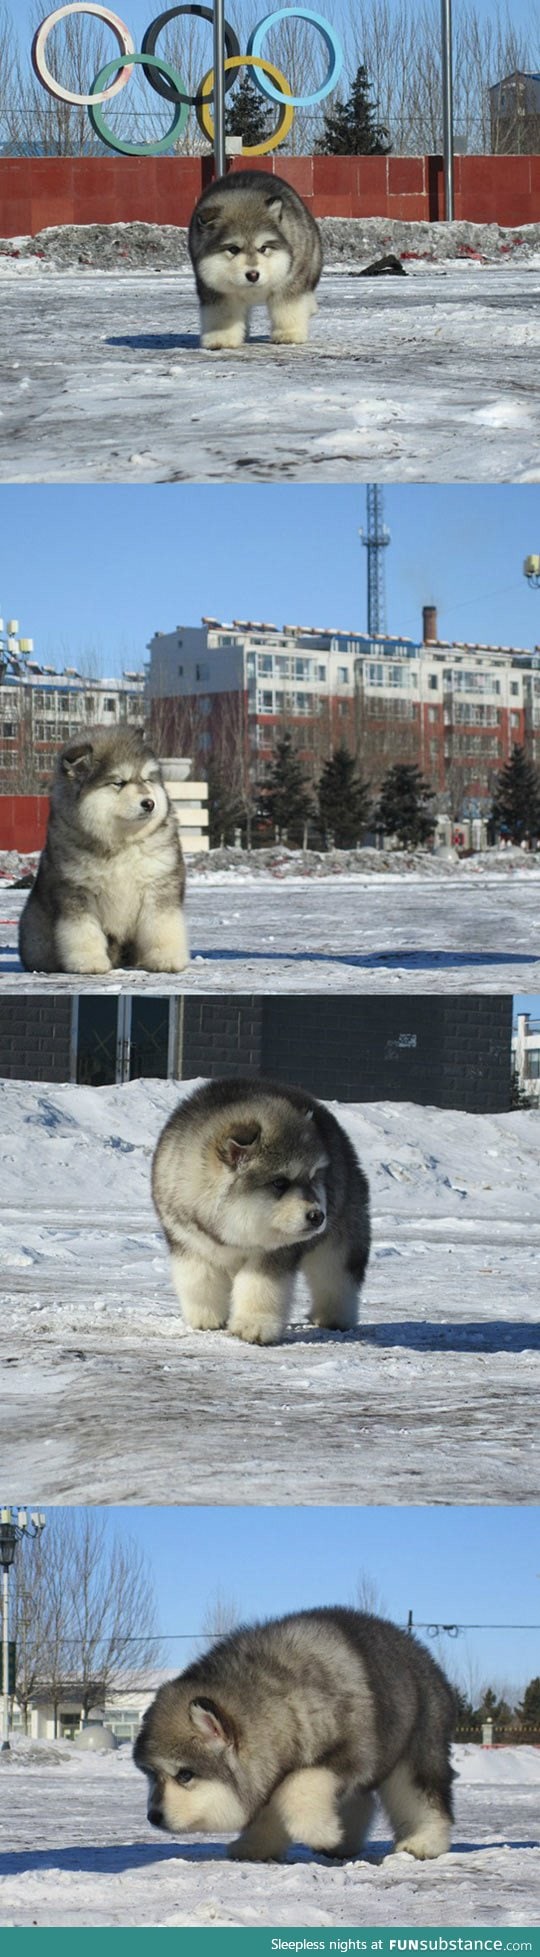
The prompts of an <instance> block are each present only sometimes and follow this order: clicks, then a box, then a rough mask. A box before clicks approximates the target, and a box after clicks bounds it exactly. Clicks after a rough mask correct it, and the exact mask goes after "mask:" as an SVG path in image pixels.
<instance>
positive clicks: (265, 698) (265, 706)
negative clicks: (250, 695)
mask: <svg viewBox="0 0 540 1957" xmlns="http://www.w3.org/2000/svg"><path fill="white" fill-rule="evenodd" d="M261 700H262V708H261V711H262V713H272V709H273V705H274V695H273V693H272V691H270V692H269V693H262V694H261Z"/></svg>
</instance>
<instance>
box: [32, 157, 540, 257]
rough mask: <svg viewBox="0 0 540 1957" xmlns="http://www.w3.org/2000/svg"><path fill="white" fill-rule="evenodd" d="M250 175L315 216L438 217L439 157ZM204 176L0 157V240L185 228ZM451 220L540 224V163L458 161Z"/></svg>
mask: <svg viewBox="0 0 540 1957" xmlns="http://www.w3.org/2000/svg"><path fill="white" fill-rule="evenodd" d="M242 167H245V163H244V165H243V164H242V161H241V160H240V159H237V160H236V161H235V162H234V163H233V164H232V168H233V169H242ZM257 168H260V169H263V170H267V171H268V172H269V173H270V174H272V172H277V174H278V176H283V177H286V178H287V179H288V181H289V183H292V184H293V185H294V188H295V189H296V190H298V191H299V192H300V195H301V196H302V197H303V198H304V199H305V201H306V203H307V204H308V206H309V208H310V210H311V211H312V212H313V215H314V217H388V218H392V217H396V218H414V219H416V218H424V219H437V218H441V217H442V216H443V215H444V186H443V165H442V158H441V157H440V156H296V157H293V156H285V157H273V156H271V157H260V158H258V159H257ZM211 173H212V159H211V157H210V156H209V155H208V156H205V157H190V156H157V157H153V156H147V157H127V156H117V157H113V156H107V155H103V157H101V156H96V157H93V156H82V157H81V156H72V157H60V156H54V157H1V158H0V235H1V236H2V237H8V238H15V237H22V236H26V235H29V234H30V235H32V236H35V234H36V232H38V231H42V230H44V229H45V228H46V227H47V226H48V225H56V224H98V223H99V224H114V223H118V222H122V223H129V222H130V221H131V220H134V219H140V220H141V221H143V222H146V223H148V224H177V225H186V224H188V223H189V219H190V217H191V213H192V210H193V206H194V204H195V203H196V201H197V198H198V197H199V196H200V193H201V190H202V189H203V186H204V184H205V183H207V182H208V181H209V179H210V176H211ZM455 213H456V218H466V219H469V220H470V221H471V222H473V223H498V224H502V225H518V226H519V225H520V224H532V223H535V222H538V221H539V220H540V156H457V157H456V158H455Z"/></svg>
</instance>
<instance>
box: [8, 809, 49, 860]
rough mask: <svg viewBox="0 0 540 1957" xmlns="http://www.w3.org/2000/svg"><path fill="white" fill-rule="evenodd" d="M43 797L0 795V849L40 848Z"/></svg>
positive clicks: (44, 812) (45, 812) (43, 824)
mask: <svg viewBox="0 0 540 1957" xmlns="http://www.w3.org/2000/svg"><path fill="white" fill-rule="evenodd" d="M48 814H49V800H48V796H47V795H0V849H21V850H23V852H26V851H29V850H32V849H43V844H44V842H45V837H46V834H47V817H48Z"/></svg>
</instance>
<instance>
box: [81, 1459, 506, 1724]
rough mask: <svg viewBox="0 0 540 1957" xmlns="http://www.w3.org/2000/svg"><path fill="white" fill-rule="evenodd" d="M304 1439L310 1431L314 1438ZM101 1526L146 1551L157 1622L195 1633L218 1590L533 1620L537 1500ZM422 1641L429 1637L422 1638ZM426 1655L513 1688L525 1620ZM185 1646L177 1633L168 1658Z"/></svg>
mask: <svg viewBox="0 0 540 1957" xmlns="http://www.w3.org/2000/svg"><path fill="white" fill-rule="evenodd" d="M314 1442H315V1437H314ZM98 1513H99V1514H100V1515H104V1516H105V1518H106V1525H107V1529H108V1530H109V1531H110V1532H111V1533H115V1532H118V1534H120V1535H121V1536H122V1537H125V1536H130V1537H131V1538H134V1539H135V1541H136V1542H137V1544H138V1546H139V1547H140V1548H142V1549H143V1550H144V1551H145V1553H147V1555H148V1557H149V1560H150V1563H151V1566H152V1570H153V1574H154V1578H155V1582H156V1588H157V1594H158V1603H159V1619H160V1628H161V1630H162V1631H163V1632H164V1633H175V1632H176V1633H180V1632H182V1633H188V1634H190V1633H197V1632H200V1631H201V1630H202V1628H203V1624H204V1618H205V1612H206V1608H207V1605H208V1603H209V1602H210V1601H211V1599H212V1598H215V1596H216V1594H217V1593H220V1594H221V1595H222V1596H223V1597H224V1598H226V1599H228V1600H231V1601H233V1602H234V1603H235V1605H236V1607H237V1610H238V1613H239V1615H240V1616H242V1617H243V1618H244V1619H245V1620H247V1619H249V1618H253V1617H257V1616H278V1615H279V1614H280V1613H281V1612H282V1611H286V1610H296V1609H303V1608H306V1607H308V1606H310V1605H313V1604H320V1603H323V1604H324V1603H344V1604H351V1603H352V1604H354V1603H355V1602H357V1601H358V1597H357V1583H358V1580H359V1578H360V1577H361V1576H362V1575H363V1576H365V1577H368V1578H370V1579H371V1580H372V1581H373V1582H374V1583H375V1584H376V1586H377V1590H378V1597H377V1603H376V1606H375V1608H378V1609H381V1610H382V1611H383V1612H384V1613H386V1614H387V1615H388V1616H391V1617H394V1618H395V1619H396V1621H397V1622H406V1618H407V1612H408V1611H409V1609H411V1610H412V1611H413V1615H414V1620H415V1622H416V1623H417V1624H418V1623H420V1621H421V1620H422V1619H424V1620H427V1621H428V1622H429V1623H431V1624H434V1623H435V1624H436V1623H439V1624H450V1623H456V1622H458V1621H460V1622H463V1623H468V1624H486V1623H492V1624H533V1623H536V1625H538V1624H540V1542H539V1530H538V1511H537V1510H534V1509H528V1508H525V1507H524V1508H517V1509H508V1508H487V1509H482V1508H462V1509H460V1508H457V1509H455V1508H434V1509H431V1508H397V1509H392V1508H368V1509H363V1508H337V1509H330V1508H323V1509H319V1508H305V1509H301V1508H261V1509H259V1508H226V1507H225V1508H206V1507H200V1508H138V1507H133V1508H113V1509H110V1510H104V1509H101V1510H98ZM430 1642H431V1641H430ZM432 1649H433V1651H434V1653H435V1655H438V1656H439V1657H440V1659H441V1662H442V1663H446V1664H447V1665H448V1668H449V1669H450V1668H451V1669H452V1673H453V1676H456V1670H455V1668H456V1666H457V1667H458V1668H463V1670H464V1671H465V1672H466V1669H467V1665H468V1662H469V1661H470V1662H471V1663H472V1665H473V1666H474V1667H475V1668H477V1676H478V1679H479V1680H482V1679H485V1678H486V1677H487V1676H488V1675H493V1676H494V1677H496V1678H497V1679H498V1680H500V1681H507V1682H508V1683H510V1684H513V1685H515V1686H517V1687H518V1688H520V1686H521V1685H522V1684H523V1682H526V1680H527V1678H528V1677H530V1676H531V1674H532V1673H533V1672H538V1652H539V1636H538V1631H536V1632H533V1633H527V1632H525V1631H520V1632H518V1631H516V1632H514V1633H512V1632H503V1631H495V1630H493V1631H469V1632H468V1633H467V1634H466V1635H463V1636H462V1637H460V1638H459V1640H454V1639H449V1638H448V1637H445V1636H440V1637H439V1638H438V1639H436V1640H435V1641H434V1642H433V1644H432ZM192 1655H193V1645H192V1644H191V1642H190V1641H189V1640H188V1639H186V1640H182V1641H178V1642H177V1643H175V1644H173V1645H171V1647H170V1652H169V1662H170V1663H172V1664H174V1665H175V1666H176V1665H177V1666H178V1669H179V1670H180V1669H181V1667H182V1666H183V1665H184V1664H186V1663H187V1662H188V1659H189V1657H190V1656H192Z"/></svg>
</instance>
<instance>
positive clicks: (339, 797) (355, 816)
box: [319, 741, 371, 849]
mask: <svg viewBox="0 0 540 1957" xmlns="http://www.w3.org/2000/svg"><path fill="white" fill-rule="evenodd" d="M370 807H371V796H370V793H369V782H366V781H362V780H361V778H360V776H359V775H357V773H356V761H355V758H354V755H353V754H349V750H348V748H346V747H345V743H344V742H343V741H342V742H341V745H340V747H338V748H336V750H335V753H334V754H332V755H331V757H330V760H329V761H326V762H325V765H324V768H323V771H322V775H321V778H320V782H319V816H320V821H321V827H322V828H323V829H324V830H325V831H328V830H330V831H331V834H332V835H333V838H334V842H335V843H336V845H337V848H338V849H348V848H350V847H351V845H352V846H354V844H355V843H357V842H358V841H359V839H360V836H361V834H362V830H363V829H365V828H366V824H367V822H368V818H369V811H370Z"/></svg>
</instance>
